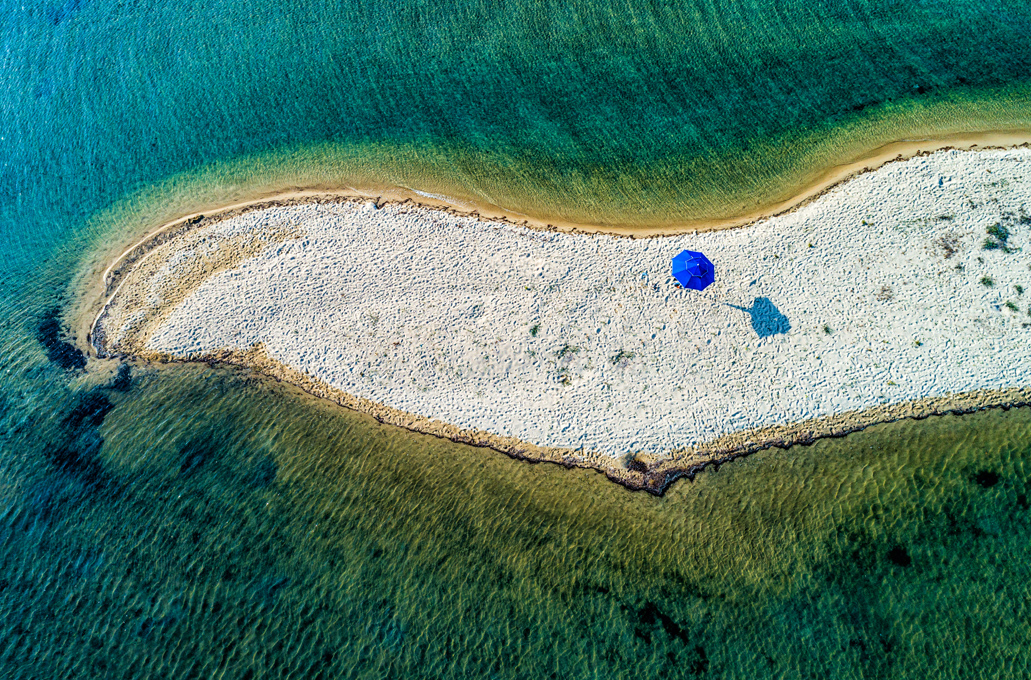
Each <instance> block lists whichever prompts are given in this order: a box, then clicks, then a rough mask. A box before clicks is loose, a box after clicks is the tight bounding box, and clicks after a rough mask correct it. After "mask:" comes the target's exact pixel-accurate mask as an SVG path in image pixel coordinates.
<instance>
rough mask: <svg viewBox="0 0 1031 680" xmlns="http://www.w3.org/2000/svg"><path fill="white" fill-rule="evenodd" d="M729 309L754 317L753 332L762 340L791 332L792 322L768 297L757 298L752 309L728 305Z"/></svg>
mask: <svg viewBox="0 0 1031 680" xmlns="http://www.w3.org/2000/svg"><path fill="white" fill-rule="evenodd" d="M727 306H728V307H733V308H734V309H740V310H741V311H742V312H745V313H746V314H748V315H749V316H750V317H752V330H753V331H755V334H756V335H758V336H759V337H760V338H768V337H770V336H771V335H780V334H782V333H787V332H788V331H790V330H791V322H790V321H788V317H786V316H784V315H783V314H782V313H781V311H780V310H779V309H777V306H776V305H774V304H773V301H772V300H770V298H768V297H757V298H755V300H753V301H752V306H751V307H739V306H738V305H731V304H728V305H727Z"/></svg>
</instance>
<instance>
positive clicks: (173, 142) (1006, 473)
mask: <svg viewBox="0 0 1031 680" xmlns="http://www.w3.org/2000/svg"><path fill="white" fill-rule="evenodd" d="M1029 16H1031V11H1029V9H1028V6H1027V5H1026V3H1024V2H1016V1H1015V0H1014V1H1005V0H995V1H989V2H984V1H981V2H953V3H921V2H910V1H907V2H888V1H886V0H882V1H877V2H874V1H872V0H824V1H822V2H812V1H810V2H802V1H800V0H797V1H789V2H769V1H766V0H761V1H760V0H757V1H756V2H752V3H737V4H730V3H725V2H720V3H717V2H700V3H693V4H686V5H684V4H676V3H661V2H654V3H653V2H644V1H643V0H642V1H634V2H619V3H617V2H610V3H600V2H573V3H554V4H549V3H540V2H511V3H496V2H489V3H488V2H484V3H462V4H461V7H459V8H457V9H456V8H455V7H454V3H444V2H425V3H416V2H392V3H381V4H376V3H372V4H368V3H366V4H362V5H358V4H357V3H353V4H352V3H346V2H341V3H331V2H312V3H305V4H304V5H303V6H302V5H301V3H296V4H295V6H289V7H288V6H285V5H282V4H281V3H257V2H253V3H248V2H206V3H193V4H189V5H187V4H183V3H160V4H159V3H146V2H136V3H128V2H115V1H114V0H94V1H92V2H91V1H90V0H62V1H61V2H49V3H48V2H43V3H26V4H24V5H23V4H20V3H15V2H0V45H2V47H3V50H0V65H2V67H3V72H4V74H5V75H4V78H2V79H0V148H2V149H3V153H2V155H0V163H2V167H0V232H2V234H0V235H2V237H3V244H4V253H3V257H2V259H0V274H2V276H0V329H2V330H0V371H2V376H3V380H2V381H0V449H2V455H0V677H21V678H50V677H53V678H58V677H82V678H96V677H197V678H207V677H218V676H221V677H234V678H235V677H238V678H248V677H252V678H258V677H298V678H299V677H375V678H379V677H385V676H386V677H389V676H395V677H448V676H450V677H468V676H470V675H478V676H485V677H490V676H494V677H525V678H539V677H557V678H566V677H599V678H602V677H605V678H608V677H652V676H661V675H665V676H667V677H691V676H698V677H741V678H755V677H819V678H823V677H913V678H927V677H1020V676H1027V675H1029V670H1028V667H1027V666H1028V658H1029V655H1028V654H1027V652H1026V649H1027V647H1028V643H1029V642H1031V641H1029V639H1028V638H1029V637H1031V635H1029V620H1028V617H1029V608H1028V592H1027V590H1028V586H1027V584H1028V582H1029V579H1028V573H1027V572H1028V569H1029V566H1031V554H1029V545H1031V543H1029V540H1028V538H1029V536H1028V533H1029V524H1028V512H1029V505H1031V504H1029V500H1028V493H1029V490H1028V486H1029V485H1031V468H1029V465H1031V412H1029V411H1028V410H1026V409H1013V410H1010V411H1008V412H1005V411H992V412H987V413H981V414H975V415H971V416H964V417H945V418H933V419H928V420H925V421H920V422H903V423H898V424H895V425H891V426H883V427H876V428H871V429H870V430H868V431H866V432H863V433H860V434H856V435H853V436H850V437H847V438H844V439H840V440H831V441H824V442H820V443H818V444H816V445H814V446H811V447H805V448H803V447H796V448H794V449H791V450H789V451H776V450H775V451H769V452H765V453H760V454H758V455H755V456H752V457H750V458H747V459H744V460H740V461H737V462H734V463H730V464H727V465H724V466H722V467H721V468H719V469H718V470H710V471H707V472H705V473H702V474H700V475H699V476H698V477H697V478H696V479H695V480H694V481H693V482H687V481H684V482H681V483H678V484H677V485H675V486H674V487H673V488H672V489H671V490H670V491H669V493H668V494H667V495H666V496H665V497H663V498H655V497H652V496H649V495H646V494H640V493H637V494H634V493H630V492H628V491H626V490H624V489H622V488H621V487H618V486H616V485H614V484H612V483H611V482H608V481H606V480H605V479H604V478H603V477H601V476H600V475H598V474H596V473H593V472H589V471H569V470H564V469H561V468H557V467H554V466H550V465H528V464H524V463H519V462H516V461H511V460H508V459H506V458H504V457H502V456H500V455H497V454H495V453H492V452H490V451H485V450H479V449H472V448H468V447H464V446H459V445H455V444H451V443H448V442H443V441H440V440H435V439H431V438H426V437H420V436H415V435H411V434H408V433H405V432H402V431H399V430H396V429H393V428H386V427H383V426H380V425H378V424H376V423H375V422H373V421H370V420H369V419H366V418H364V417H361V416H357V415H355V414H351V413H348V412H345V411H343V410H341V409H338V408H335V407H332V406H330V405H327V404H323V403H320V402H317V401H313V400H311V399H309V398H307V397H305V396H304V395H302V394H300V393H298V392H296V391H295V390H293V389H292V388H289V387H287V386H284V385H280V384H277V383H273V382H271V381H268V380H265V379H262V378H258V377H255V376H252V375H249V374H247V373H246V372H241V371H235V370H229V369H220V368H210V367H207V366H188V367H163V368H157V367H148V366H134V367H132V368H130V369H128V370H125V369H123V370H122V371H121V373H120V374H114V373H112V374H111V375H110V376H109V377H98V374H97V373H96V372H95V371H90V372H86V371H83V370H81V369H78V368H76V367H75V365H76V358H75V355H74V353H71V354H69V353H67V352H66V351H65V349H62V346H61V345H60V344H59V343H56V344H55V336H54V333H53V331H54V329H55V328H58V327H59V324H55V323H51V322H48V321H47V319H51V318H55V319H56V318H58V317H53V316H51V314H50V313H51V311H52V310H54V309H58V310H66V309H69V308H70V306H71V302H72V301H71V300H70V299H69V298H70V296H71V295H72V294H73V292H74V289H72V288H69V282H71V281H73V279H74V278H75V276H76V275H77V273H79V272H81V271H82V267H83V264H84V263H87V262H95V263H96V262H101V261H102V260H103V256H104V254H107V253H111V252H114V251H117V250H118V249H119V248H120V247H122V246H124V245H125V244H126V243H128V242H131V241H132V240H133V238H135V237H136V236H138V235H139V234H140V233H141V232H143V231H145V230H146V229H147V228H148V227H152V226H154V225H156V224H159V223H160V222H161V221H162V220H163V219H166V218H169V217H174V216H176V215H178V214H183V213H185V212H189V211H190V210H192V209H196V208H205V207H208V206H211V205H216V204H219V203H228V202H231V201H233V200H238V199H243V198H247V197H250V196H254V195H258V194H262V193H267V192H271V191H275V190H279V189H283V188H289V187H293V186H324V187H340V186H345V185H347V184H348V183H356V184H363V185H369V186H373V185H375V186H387V185H405V186H411V187H412V188H418V189H420V190H426V191H442V192H445V193H449V195H453V196H456V197H458V198H465V199H477V200H480V201H484V202H489V203H493V204H495V205H499V206H501V207H504V208H507V209H510V210H517V211H520V212H526V213H531V214H535V215H540V216H545V217H555V218H564V219H572V220H584V221H591V222H612V223H620V224H628V225H634V224H655V223H663V224H669V223H676V221H677V220H679V219H687V218H692V217H697V216H704V217H719V216H721V215H724V216H725V215H732V214H739V213H741V212H742V211H746V210H748V209H750V208H751V207H754V206H755V205H759V204H763V203H764V202H769V201H771V200H774V199H777V198H778V197H783V196H785V195H790V194H791V192H792V191H795V190H797V188H798V187H799V186H801V185H804V183H805V181H806V180H807V178H809V177H811V176H812V175H813V173H814V172H816V171H817V170H819V169H821V168H826V167H827V166H828V165H831V164H833V163H834V162H837V161H838V160H841V159H843V158H847V157H848V156H849V154H853V153H855V154H858V153H861V152H863V151H867V150H869V149H870V148H871V147H872V146H876V144H878V143H880V142H883V141H890V140H897V139H900V138H904V137H905V136H906V135H907V134H910V133H913V134H927V133H944V132H957V131H958V132H962V131H978V130H991V129H1006V130H1010V129H1018V130H1019V129H1027V128H1028V127H1031V126H1029V125H1028V121H1029V120H1031V106H1029V104H1028V102H1029V98H1028V97H1027V86H1028V83H1027V77H1028V75H1027V74H1029V73H1031V42H1028V40H1027V35H1028V34H1029V30H1028V29H1029ZM41 341H42V342H41ZM46 344H49V345H50V347H49V353H48V351H47V350H46V349H45V347H44V345H46Z"/></svg>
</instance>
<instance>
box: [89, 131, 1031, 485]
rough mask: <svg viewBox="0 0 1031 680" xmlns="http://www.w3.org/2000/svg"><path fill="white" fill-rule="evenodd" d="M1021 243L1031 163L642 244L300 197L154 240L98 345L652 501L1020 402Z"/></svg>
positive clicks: (1025, 234) (928, 162)
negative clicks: (690, 277)
mask: <svg viewBox="0 0 1031 680" xmlns="http://www.w3.org/2000/svg"><path fill="white" fill-rule="evenodd" d="M1000 234H1002V235H1005V238H1004V240H1002V241H1000V237H999V235H1000ZM986 243H987V244H989V247H988V249H986V247H985V246H986ZM991 244H994V245H991ZM684 248H689V249H692V250H701V251H703V252H705V253H706V254H707V255H708V256H709V257H710V259H712V260H713V262H715V263H716V266H717V282H716V284H715V285H713V286H711V287H710V288H709V289H707V290H706V291H704V292H703V293H697V292H695V291H688V290H683V289H681V288H678V287H676V286H675V285H674V283H673V281H672V279H671V277H670V275H669V260H670V258H671V257H672V256H673V255H675V254H676V253H677V252H679V251H680V250H682V249H684ZM1028 253H1031V151H1028V150H1026V149H1013V150H1009V151H981V152H965V151H957V150H952V151H943V152H939V153H936V154H932V155H929V156H921V157H916V158H912V159H910V160H906V161H901V162H896V163H890V164H888V165H886V166H884V167H882V168H880V169H879V170H877V171H874V172H870V173H866V174H863V175H860V176H858V177H856V178H854V179H852V180H850V181H848V182H846V183H844V184H842V185H839V186H838V187H836V188H834V189H832V190H831V191H829V192H826V193H824V194H823V195H822V196H820V197H819V198H817V199H816V200H815V201H813V202H811V203H809V204H808V205H806V206H804V207H802V208H800V209H798V210H796V211H794V212H791V213H789V214H785V215H782V216H779V217H775V218H770V219H767V220H763V221H761V222H758V223H756V224H754V225H752V226H749V227H747V228H743V229H737V230H730V231H718V232H708V233H699V234H683V235H679V236H670V237H663V238H652V239H625V238H614V237H611V236H605V235H590V234H574V233H562V232H546V231H539V230H533V229H528V228H525V227H522V226H517V225H513V224H510V223H504V222H492V221H488V220H483V219H478V218H476V217H470V216H460V215H456V214H453V213H449V212H444V211H440V210H434V209H430V208H426V207H420V206H414V205H407V204H387V205H381V206H379V207H377V205H376V204H375V203H373V202H369V201H343V200H323V201H311V200H307V201H306V200H299V201H298V202H296V203H294V204H286V205H276V206H273V207H268V208H258V209H252V210H248V211H245V212H242V213H236V214H233V215H232V216H230V217H226V218H224V219H217V220H207V221H200V222H198V223H197V224H195V225H193V227H192V228H189V229H182V230H180V231H179V232H177V233H176V234H175V235H174V236H172V237H170V238H167V239H164V240H162V241H161V242H160V243H157V244H155V245H154V246H153V247H151V248H149V249H146V252H145V254H144V255H142V256H140V257H137V258H134V259H133V262H132V266H131V267H127V268H125V269H126V271H123V272H120V274H119V277H118V282H117V290H116V292H114V294H113V295H112V297H111V299H110V300H109V302H108V303H107V304H106V305H105V306H104V309H103V310H102V312H101V313H100V315H99V316H98V318H97V321H96V323H95V324H94V328H93V332H92V342H93V344H94V346H95V347H96V348H97V350H98V352H99V353H101V354H127V355H135V356H141V357H145V358H159V359H183V360H191V359H201V358H217V359H221V360H225V361H230V362H237V363H244V364H249V365H252V366H256V367H258V368H259V369H261V370H263V371H265V372H267V373H270V374H273V375H276V376H278V377H281V378H284V379H287V380H290V381H292V382H295V383H297V384H299V385H300V386H302V387H303V388H305V389H307V390H308V391H310V392H313V393H315V394H318V395H319V396H324V397H327V398H330V399H334V400H336V401H338V402H339V403H341V404H344V405H346V406H349V407H352V408H356V409H360V410H363V411H365V412H368V413H372V414H373V415H375V416H376V417H378V418H380V419H382V420H384V421H386V422H391V423H394V424H398V425H401V426H404V427H409V428H411V429H415V430H419V431H424V432H430V433H433V434H439V435H442V436H448V437H451V438H454V439H457V440H460V441H469V442H472V443H477V444H483V445H489V446H492V447H494V448H497V449H499V450H502V451H506V452H508V453H510V454H512V455H516V456H521V457H526V458H530V459H539V460H554V461H559V462H563V463H565V464H569V465H584V466H591V467H597V468H599V469H602V470H604V471H605V472H606V473H608V474H609V475H610V476H613V477H614V478H617V479H620V480H621V481H623V482H625V483H628V484H629V485H631V486H642V487H645V488H650V489H653V490H657V489H658V490H661V488H663V487H664V486H665V485H666V484H668V483H669V481H670V480H671V479H673V478H675V477H676V476H678V475H681V474H684V473H685V472H689V471H690V470H691V469H693V468H695V467H697V466H698V465H700V464H704V463H705V462H708V461H713V460H720V459H724V458H727V457H730V456H733V455H739V454H740V453H742V452H747V451H749V450H753V449H755V448H758V447H761V446H764V445H769V444H770V443H777V444H785V443H792V442H797V441H808V440H811V439H812V438H814V437H818V436H825V435H831V434H839V433H842V432H847V431H851V430H855V429H857V428H859V427H862V426H864V425H866V424H869V423H871V422H881V421H885V420H893V419H896V418H899V417H904V416H909V415H926V414H930V413H939V412H945V411H951V410H968V409H972V408H980V407H984V406H989V405H999V404H1016V403H1026V402H1027V401H1029V396H1031V392H1029V391H1028V387H1029V385H1031V381H1029V380H1028V379H1027V377H1026V374H1027V373H1028V370H1027V368H1028V367H1029V366H1031V311H1029V303H1031V267H1029V264H1031V257H1029V256H1028ZM1024 290H1026V291H1027V292H1022V291H1024Z"/></svg>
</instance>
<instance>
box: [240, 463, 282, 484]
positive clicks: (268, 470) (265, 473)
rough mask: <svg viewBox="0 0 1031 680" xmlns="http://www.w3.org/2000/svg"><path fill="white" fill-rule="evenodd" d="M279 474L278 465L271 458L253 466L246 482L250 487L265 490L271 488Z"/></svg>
mask: <svg viewBox="0 0 1031 680" xmlns="http://www.w3.org/2000/svg"><path fill="white" fill-rule="evenodd" d="M277 474H279V464H278V463H276V461H275V460H273V459H272V458H271V457H269V458H263V459H261V460H260V461H258V463H257V464H256V465H255V466H254V468H253V470H252V471H251V475H250V479H248V482H249V483H250V485H251V486H254V487H257V488H259V489H265V488H268V487H270V486H272V485H273V484H274V483H275V481H276V475H277Z"/></svg>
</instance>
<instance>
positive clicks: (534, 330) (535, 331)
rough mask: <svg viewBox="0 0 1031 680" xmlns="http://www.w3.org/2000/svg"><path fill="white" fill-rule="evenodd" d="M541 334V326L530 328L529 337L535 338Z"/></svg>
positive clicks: (536, 325)
mask: <svg viewBox="0 0 1031 680" xmlns="http://www.w3.org/2000/svg"><path fill="white" fill-rule="evenodd" d="M540 332H541V325H540V324H539V323H537V324H534V325H533V326H530V335H532V336H533V337H535V338H536V337H537V334H538V333H540Z"/></svg>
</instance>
